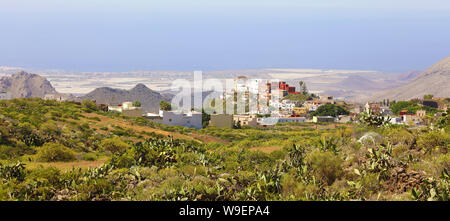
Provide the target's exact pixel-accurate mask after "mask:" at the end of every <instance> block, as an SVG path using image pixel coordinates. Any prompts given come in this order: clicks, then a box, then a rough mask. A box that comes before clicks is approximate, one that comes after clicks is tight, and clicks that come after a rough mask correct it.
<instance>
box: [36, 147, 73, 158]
mask: <svg viewBox="0 0 450 221" xmlns="http://www.w3.org/2000/svg"><path fill="white" fill-rule="evenodd" d="M36 156H37V160H38V161H42V162H57V161H73V160H75V153H74V152H73V151H72V150H71V149H69V148H67V147H65V146H63V145H61V144H57V143H45V144H44V145H43V146H42V147H40V148H38V150H37V155H36Z"/></svg>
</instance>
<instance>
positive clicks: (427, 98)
mask: <svg viewBox="0 0 450 221" xmlns="http://www.w3.org/2000/svg"><path fill="white" fill-rule="evenodd" d="M433 97H434V95H432V94H425V95H423V99H424V100H431V99H433Z"/></svg>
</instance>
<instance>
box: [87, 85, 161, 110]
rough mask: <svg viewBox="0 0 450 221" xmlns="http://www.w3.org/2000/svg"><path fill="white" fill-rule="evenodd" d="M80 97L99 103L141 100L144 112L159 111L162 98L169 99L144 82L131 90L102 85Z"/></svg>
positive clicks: (115, 103) (116, 103) (112, 103)
mask: <svg viewBox="0 0 450 221" xmlns="http://www.w3.org/2000/svg"><path fill="white" fill-rule="evenodd" d="M80 99H82V100H84V99H89V100H95V101H96V102H97V103H99V104H108V105H118V104H122V103H123V102H125V101H131V102H136V101H139V102H140V103H141V105H142V109H143V110H144V112H153V113H157V112H158V111H159V103H160V102H161V101H162V100H166V101H167V100H168V97H167V96H163V95H161V94H160V93H158V92H156V91H153V90H151V89H150V88H148V87H147V86H145V85H144V84H137V85H136V86H135V87H134V88H132V89H130V90H124V89H115V88H110V87H101V88H97V89H95V90H93V91H92V92H90V93H88V94H86V95H85V96H82V97H80Z"/></svg>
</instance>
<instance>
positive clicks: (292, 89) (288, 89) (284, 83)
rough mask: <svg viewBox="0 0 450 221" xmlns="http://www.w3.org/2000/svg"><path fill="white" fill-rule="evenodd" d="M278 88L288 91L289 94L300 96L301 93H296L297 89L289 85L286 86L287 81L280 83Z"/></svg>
mask: <svg viewBox="0 0 450 221" xmlns="http://www.w3.org/2000/svg"><path fill="white" fill-rule="evenodd" d="M278 88H280V90H284V91H287V92H288V94H299V92H295V87H289V84H286V82H285V81H280V82H279V83H278Z"/></svg>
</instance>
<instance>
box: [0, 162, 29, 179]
mask: <svg viewBox="0 0 450 221" xmlns="http://www.w3.org/2000/svg"><path fill="white" fill-rule="evenodd" d="M0 177H1V178H2V179H5V180H11V179H17V180H18V181H23V180H24V179H25V164H24V163H21V162H18V163H16V164H13V165H5V166H4V165H2V164H0Z"/></svg>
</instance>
